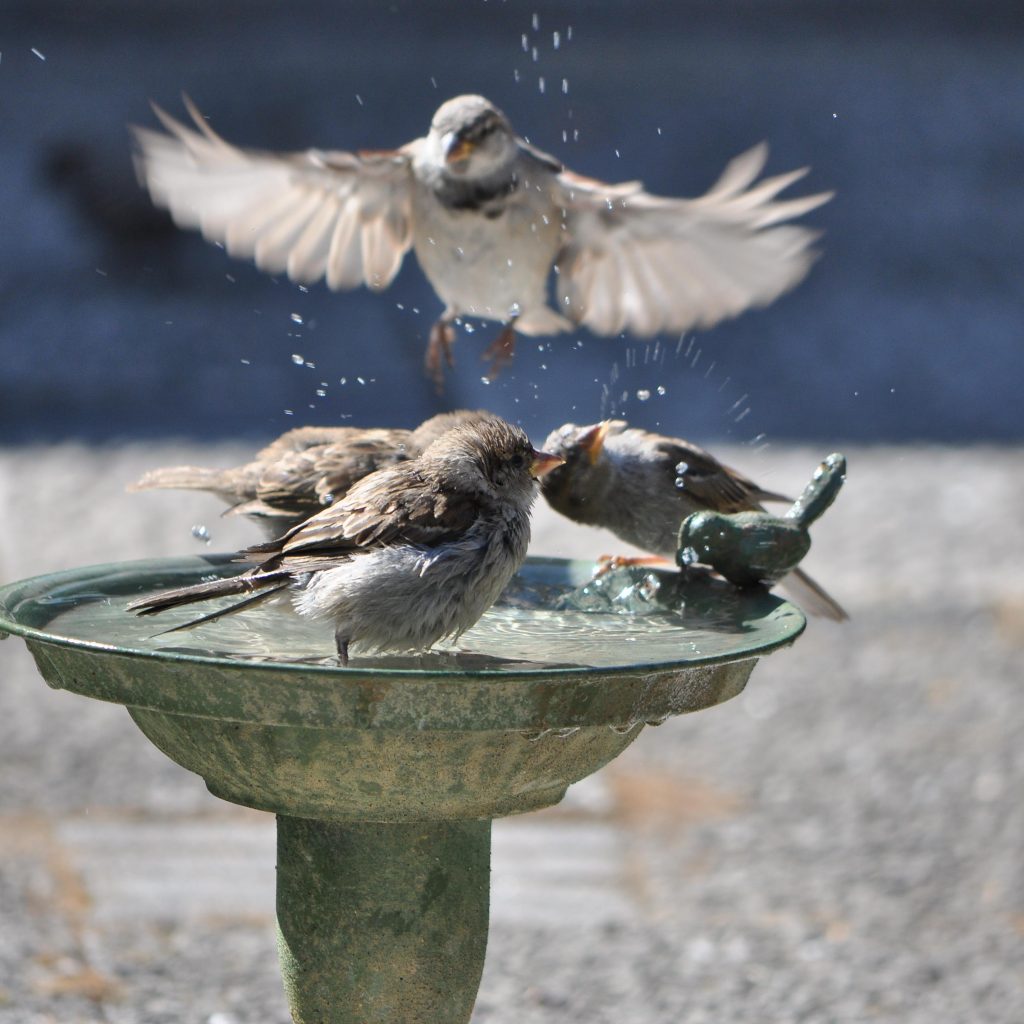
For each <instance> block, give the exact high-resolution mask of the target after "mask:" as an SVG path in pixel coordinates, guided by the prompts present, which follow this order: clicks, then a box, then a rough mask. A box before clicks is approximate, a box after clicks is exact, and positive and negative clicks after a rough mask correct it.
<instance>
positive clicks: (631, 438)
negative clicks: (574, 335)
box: [541, 420, 847, 621]
mask: <svg viewBox="0 0 1024 1024" xmlns="http://www.w3.org/2000/svg"><path fill="white" fill-rule="evenodd" d="M544 447H545V449H547V450H549V451H551V452H554V453H556V454H558V455H561V456H562V458H564V459H565V464H564V465H563V466H560V467H558V468H557V469H555V470H554V471H553V472H551V473H549V474H548V476H547V477H545V479H544V481H543V483H542V485H541V487H542V490H543V493H544V497H545V498H546V499H547V502H548V504H549V505H550V506H551V507H552V508H553V509H555V510H556V511H557V512H561V513H562V515H564V516H567V517H568V518H569V519H572V520H574V521H575V522H577V523H586V524H588V525H591V526H599V527H603V528H605V529H608V530H611V531H612V533H614V534H615V535H616V536H617V537H619V538H620V539H621V540H624V541H626V542H627V543H629V544H633V545H635V546H636V547H638V548H641V549H642V550H644V551H649V552H651V553H652V554H654V555H658V556H661V557H663V558H668V559H674V558H675V554H676V544H677V538H678V534H679V526H680V524H681V523H682V521H683V520H684V519H685V518H686V517H687V516H688V515H690V513H692V512H699V511H702V510H705V509H711V510H713V511H716V512H749V511H763V506H762V504H761V503H762V502H765V501H781V502H790V501H791V500H792V499H790V498H787V497H786V496H785V495H782V494H777V493H775V492H774V491H769V490H766V489H765V488H763V487H760V486H759V485H758V484H756V483H754V481H753V480H750V479H749V478H747V477H745V476H743V475H742V474H741V473H738V472H737V471H736V470H735V469H730V468H729V467H728V466H725V465H723V464H722V463H721V462H719V461H718V460H717V459H716V458H715V457H714V456H713V455H711V454H710V453H709V452H706V451H704V449H703V448H698V447H697V445H695V444H691V443H690V442H689V441H684V440H682V438H678V437H665V436H664V435H662V434H653V433H650V432H649V431H646V430H641V429H639V428H637V427H630V426H629V424H628V423H626V422H625V421H624V420H605V421H604V422H602V423H595V424H592V425H590V426H585V427H579V426H577V425H576V424H575V423H567V424H565V425H564V426H563V427H561V428H559V429H558V430H555V431H553V432H552V433H551V434H550V435H549V436H548V438H547V440H546V441H545V443H544ZM782 585H783V586H784V587H786V588H787V589H788V590H789V591H790V592H791V593H792V594H793V596H794V597H795V598H796V600H797V601H798V602H799V604H800V605H801V607H803V608H805V609H806V610H807V611H808V612H811V613H812V614H815V615H822V616H825V617H827V618H830V619H833V620H836V621H840V620H842V619H845V618H847V614H846V612H845V611H844V610H843V609H842V607H841V606H840V605H839V604H838V603H837V602H836V601H835V600H834V599H833V598H832V597H830V596H829V595H828V594H827V593H826V592H825V591H824V590H823V589H822V588H821V587H820V586H819V585H818V584H817V583H816V582H815V581H814V580H812V579H811V578H810V577H809V576H808V575H807V574H806V573H805V572H804V571H803V570H801V569H794V570H793V571H792V572H791V573H790V574H789V575H788V576H786V577H785V579H784V580H783V582H782Z"/></svg>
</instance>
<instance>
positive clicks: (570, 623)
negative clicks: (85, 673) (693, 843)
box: [18, 559, 798, 671]
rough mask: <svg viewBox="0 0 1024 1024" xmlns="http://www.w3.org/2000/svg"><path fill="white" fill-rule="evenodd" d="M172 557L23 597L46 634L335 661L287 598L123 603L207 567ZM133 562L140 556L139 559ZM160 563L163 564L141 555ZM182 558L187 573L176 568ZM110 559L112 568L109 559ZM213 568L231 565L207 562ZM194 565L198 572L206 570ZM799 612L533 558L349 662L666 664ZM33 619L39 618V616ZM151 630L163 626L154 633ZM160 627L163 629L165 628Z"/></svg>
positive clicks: (766, 629) (466, 666)
mask: <svg viewBox="0 0 1024 1024" xmlns="http://www.w3.org/2000/svg"><path fill="white" fill-rule="evenodd" d="M191 563H192V564H191V565H189V563H164V564H165V565H167V564H170V565H171V567H172V569H173V570H174V571H168V570H166V569H165V571H163V572H155V571H150V572H149V573H148V574H147V573H146V572H145V571H144V570H143V569H141V568H140V569H139V570H137V571H136V572H135V573H132V572H131V571H130V569H131V567H130V566H126V567H124V569H123V570H121V571H120V572H112V573H110V574H108V575H106V576H103V575H102V574H100V575H93V576H92V577H90V578H81V579H80V581H79V582H78V583H77V585H76V583H75V577H74V574H68V576H67V579H68V581H69V582H68V583H67V584H65V585H63V586H54V587H51V588H50V589H49V591H48V592H46V593H41V594H39V595H38V596H36V597H33V598H31V599H29V600H26V601H22V602H21V606H19V607H20V608H21V610H22V611H26V612H28V611H29V609H26V608H24V607H23V606H25V605H27V604H29V603H31V606H32V608H31V610H30V611H31V614H27V615H25V616H24V617H23V616H21V615H19V616H18V617H19V618H22V619H23V620H24V618H31V619H34V620H36V622H34V623H33V624H35V625H39V626H42V627H43V628H45V631H46V632H47V633H49V634H51V635H52V634H57V635H60V636H63V637H69V638H75V639H80V640H84V641H88V642H91V643H100V644H103V645H105V646H114V647H118V648H122V649H128V650H133V651H141V652H145V653H158V652H160V653H165V654H177V655H185V656H199V657H218V658H228V659H231V660H236V661H237V660H242V661H250V662H275V663H282V662H283V663H300V664H321V665H336V664H337V659H336V655H335V651H334V641H333V634H332V630H331V628H330V626H329V625H328V624H324V623H319V622H313V621H310V620H307V619H303V618H300V617H299V616H298V615H296V614H295V613H294V612H293V611H292V610H291V608H290V605H289V604H288V603H287V602H280V603H278V604H268V605H264V606H258V607H256V608H252V609H249V610H246V611H243V612H241V613H239V614H235V615H230V616H225V617H224V618H222V619H219V620H216V621H213V622H207V623H204V624H202V625H199V626H195V627H192V628H190V629H187V630H185V629H183V630H175V629H174V627H176V626H179V625H181V624H183V623H185V622H188V621H190V620H191V619H194V618H196V617H197V615H198V614H205V613H207V612H210V611H213V610H215V609H216V607H218V605H219V606H222V607H226V606H228V605H230V604H231V603H232V600H233V599H226V600H223V601H221V602H218V603H214V602H206V603H205V604H204V605H202V606H197V608H195V609H192V608H181V609H175V610H174V611H171V612H168V613H165V614H164V615H162V616H160V617H159V618H153V617H147V618H139V617H138V616H136V615H133V614H131V613H130V612H128V611H126V607H125V606H126V605H127V604H128V602H129V601H130V600H133V599H134V598H136V597H138V596H139V595H140V594H144V593H153V592H157V591H159V590H162V589H165V588H166V587H168V586H172V585H174V586H177V585H181V583H183V582H195V581H197V580H198V579H200V578H203V577H208V576H210V575H211V572H210V569H211V566H210V565H208V564H205V563H203V561H202V560H199V559H196V560H191ZM140 565H147V564H146V563H142V564H140ZM148 565H149V566H150V568H151V570H152V569H153V568H156V569H159V568H160V567H161V563H149V564H148ZM182 566H187V567H188V569H190V571H187V578H186V575H185V573H186V570H183V569H182ZM111 568H115V567H111ZM212 568H213V572H212V575H218V574H232V573H234V572H235V571H237V567H234V566H218V565H215V566H213V567H212ZM202 570H206V571H205V572H204V571H202ZM794 615H797V616H798V613H796V612H794V611H792V610H791V609H789V607H788V606H786V605H784V604H781V603H780V602H778V601H776V600H775V599H774V598H771V597H769V596H768V595H766V594H763V593H755V594H741V593H739V592H737V591H735V590H734V589H733V588H731V587H728V586H726V585H723V584H720V583H717V582H714V581H710V580H708V579H701V578H695V579H686V578H683V577H679V576H677V575H676V574H674V573H658V574H652V573H651V572H650V571H649V570H643V569H618V570H615V571H613V572H611V573H609V574H607V575H606V576H605V577H603V578H602V579H601V580H599V581H597V582H596V583H595V582H593V581H588V578H587V573H586V572H585V571H583V570H581V568H580V567H579V566H578V565H576V566H572V565H567V564H565V563H558V562H535V563H532V564H528V565H527V566H525V567H524V569H523V570H522V572H521V573H520V575H519V576H517V577H516V578H515V579H514V580H513V582H512V583H511V584H510V586H509V588H508V589H507V590H506V592H505V594H504V595H503V596H502V598H501V599H499V601H498V603H497V604H496V605H495V606H494V607H493V608H492V609H491V610H490V611H488V612H487V613H486V614H485V615H484V616H483V618H482V619H481V620H480V621H479V622H478V623H477V624H476V625H475V626H474V627H473V628H472V629H470V630H469V631H467V632H466V633H465V634H463V636H462V637H461V638H460V639H459V640H458V641H457V642H455V643H446V644H440V645H438V646H437V647H436V648H435V649H432V650H431V651H429V652H425V653H423V654H418V655H372V654H370V655H364V656H359V655H358V651H357V652H356V653H355V655H354V656H353V658H352V660H351V665H352V666H353V667H361V668H380V669H394V668H408V669H421V670H431V669H432V670H435V671H436V670H445V671H460V670H461V671H475V670H481V669H483V670H499V671H500V670H508V671H523V670H530V669H551V668H570V667H572V668H594V669H607V668H614V667H618V666H627V665H632V666H636V665H652V666H656V665H665V664H678V663H687V662H693V661H704V660H707V659H712V660H714V659H719V658H722V657H725V656H733V657H735V656H736V653H737V649H738V648H739V649H742V650H746V649H750V648H754V647H760V646H763V645H764V644H765V643H771V642H772V641H773V640H774V641H777V640H778V639H779V636H780V634H782V633H787V632H789V631H790V630H791V627H792V626H793V616H794ZM40 620H41V621H40ZM161 629H162V630H164V631H163V632H161ZM167 630H172V631H170V632H167Z"/></svg>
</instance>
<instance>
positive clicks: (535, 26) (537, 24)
mask: <svg viewBox="0 0 1024 1024" xmlns="http://www.w3.org/2000/svg"><path fill="white" fill-rule="evenodd" d="M530 24H531V25H533V31H534V32H536V31H537V29H539V28H540V15H539V14H538V13H537V12H536V11H534V12H533V18H531V19H530Z"/></svg>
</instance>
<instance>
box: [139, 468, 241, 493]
mask: <svg viewBox="0 0 1024 1024" xmlns="http://www.w3.org/2000/svg"><path fill="white" fill-rule="evenodd" d="M226 486H227V481H226V480H225V479H224V470H223V469H204V468H203V467H201V466H165V467H164V468H163V469H151V470H150V471H149V472H148V473H144V474H143V475H142V477H140V479H138V480H137V481H136V482H135V483H133V484H129V485H128V488H127V489H128V490H129V491H151V490H156V489H158V488H159V489H162V490H190V491H221V490H224V489H225V488H226Z"/></svg>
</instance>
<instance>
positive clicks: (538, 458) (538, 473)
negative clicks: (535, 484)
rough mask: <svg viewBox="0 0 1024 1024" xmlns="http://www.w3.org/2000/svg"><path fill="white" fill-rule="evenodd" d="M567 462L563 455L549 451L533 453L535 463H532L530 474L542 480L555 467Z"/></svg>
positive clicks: (535, 478)
mask: <svg viewBox="0 0 1024 1024" xmlns="http://www.w3.org/2000/svg"><path fill="white" fill-rule="evenodd" d="M564 463H565V459H563V458H562V456H561V455H551V454H550V453H549V452H538V451H534V453H533V463H532V464H531V465H530V476H532V477H533V478H534V480H540V479H541V477H543V476H546V475H547V474H548V473H550V472H551V470H553V469H557V468H558V467H559V466H561V465H563V464H564Z"/></svg>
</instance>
